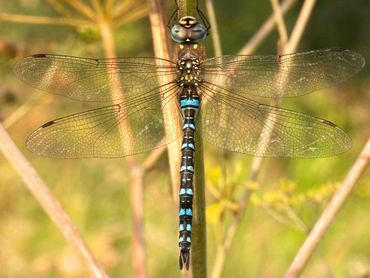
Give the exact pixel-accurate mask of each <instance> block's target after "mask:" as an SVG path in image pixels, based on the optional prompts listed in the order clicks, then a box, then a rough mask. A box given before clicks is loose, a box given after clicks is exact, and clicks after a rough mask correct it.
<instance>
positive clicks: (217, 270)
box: [211, 0, 314, 278]
mask: <svg viewBox="0 0 370 278" xmlns="http://www.w3.org/2000/svg"><path fill="white" fill-rule="evenodd" d="M307 2H310V3H311V2H314V1H312V0H306V1H305V3H304V5H303V7H302V9H301V12H300V14H299V16H298V19H297V21H296V24H295V27H294V29H293V31H292V35H293V33H294V37H293V39H294V41H293V42H291V39H289V40H288V41H287V44H286V45H285V46H284V45H283V46H282V50H281V52H282V53H287V52H293V51H294V50H295V48H294V47H296V46H297V43H298V41H297V40H296V39H297V38H298V39H299V38H300V37H301V34H302V33H303V30H304V27H305V25H306V23H307V20H308V18H309V15H310V13H311V11H312V8H313V4H311V5H309V4H308V3H307ZM288 4H289V5H291V4H293V3H291V2H289V1H286V2H284V4H283V5H282V6H281V7H274V12H275V14H274V15H272V16H271V17H270V18H272V19H273V21H275V22H278V21H280V24H281V25H282V26H281V27H280V28H283V29H285V28H284V27H283V26H285V25H284V23H283V18H282V16H281V15H282V14H283V13H284V12H285V11H286V10H285V9H288V7H289V5H288ZM284 5H287V6H284ZM303 10H305V11H303ZM276 13H278V14H276ZM269 21H270V19H268V21H267V22H269ZM267 22H266V23H265V24H264V25H263V26H262V27H263V28H261V29H260V30H259V31H258V32H257V35H255V36H254V38H252V41H253V43H252V44H250V43H248V44H247V46H248V47H244V48H243V50H242V51H241V52H245V51H247V50H248V51H250V50H253V49H255V46H256V44H255V42H256V41H257V42H258V41H259V40H257V39H255V38H261V37H264V36H266V35H267V33H266V30H269V29H270V28H271V27H270V25H271V23H267ZM279 33H280V34H281V36H283V38H281V41H284V36H285V35H284V33H285V31H284V30H280V32H279ZM251 46H252V47H251ZM243 54H244V53H243ZM279 89H280V88H279ZM274 104H275V105H277V104H278V99H276V100H274ZM268 119H270V115H269V116H268ZM271 120H273V119H271ZM271 130H272V129H271ZM269 133H270V134H269ZM261 136H263V137H264V138H269V137H270V136H271V132H269V131H265V130H263V131H262V135H261ZM268 141H269V140H266V142H268ZM261 147H262V148H264V147H266V146H263V145H262V146H261ZM262 161H263V158H262V157H255V158H254V159H253V161H252V167H251V173H250V176H249V181H250V182H255V181H256V180H257V178H258V174H259V172H260V170H261V166H262ZM249 196H250V191H249V189H245V190H244V192H243V194H242V197H241V198H240V201H239V211H238V212H237V213H235V214H234V216H233V220H232V223H231V224H230V225H229V227H228V228H227V230H226V233H225V236H224V239H223V241H221V242H220V244H219V245H218V248H217V255H216V260H215V264H214V269H213V272H212V276H211V277H212V278H218V277H221V274H222V271H223V268H224V264H225V260H226V254H227V252H228V251H229V249H230V247H231V244H232V242H233V239H234V237H235V233H236V231H237V228H238V226H239V223H240V221H241V219H242V216H243V213H244V211H245V208H246V205H247V203H248V199H249Z"/></svg>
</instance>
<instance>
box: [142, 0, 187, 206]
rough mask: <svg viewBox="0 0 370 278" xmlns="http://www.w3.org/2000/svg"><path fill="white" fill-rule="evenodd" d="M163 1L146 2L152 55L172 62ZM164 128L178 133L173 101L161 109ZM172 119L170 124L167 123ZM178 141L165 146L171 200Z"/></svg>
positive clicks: (176, 179)
mask: <svg viewBox="0 0 370 278" xmlns="http://www.w3.org/2000/svg"><path fill="white" fill-rule="evenodd" d="M164 3H165V1H163V0H148V6H149V20H150V26H151V29H152V38H153V47H154V54H155V56H156V57H158V58H163V59H167V60H172V59H171V55H170V48H169V44H168V36H167V34H168V28H167V22H166V23H165V19H164V11H163V5H164ZM170 78H171V77H170V76H161V83H162V84H165V83H168V82H169V81H170ZM163 114H164V117H163V118H164V120H165V121H166V122H165V125H164V126H165V127H166V126H167V127H169V126H174V125H176V126H177V127H178V132H180V130H181V129H180V125H179V123H180V116H179V113H178V107H177V102H176V100H175V99H173V100H172V101H171V102H170V103H169V104H168V105H166V106H165V107H164V109H163ZM169 119H172V122H167V121H169ZM165 132H166V136H168V137H169V138H175V137H177V136H176V135H170V134H169V132H173V131H172V129H171V128H169V129H166V130H165ZM180 143H181V142H180V141H179V140H177V141H176V142H174V143H170V144H168V145H167V153H168V161H170V163H169V167H170V174H171V182H172V194H173V199H174V200H178V183H179V180H180V176H179V169H180V151H179V150H180Z"/></svg>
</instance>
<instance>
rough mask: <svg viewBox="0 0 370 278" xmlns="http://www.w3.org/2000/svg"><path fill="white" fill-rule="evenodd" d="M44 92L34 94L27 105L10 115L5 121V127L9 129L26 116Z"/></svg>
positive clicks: (24, 104)
mask: <svg viewBox="0 0 370 278" xmlns="http://www.w3.org/2000/svg"><path fill="white" fill-rule="evenodd" d="M41 94H42V92H41V91H39V92H37V93H36V94H33V95H32V96H31V97H30V98H29V99H28V100H27V101H26V102H25V103H23V104H22V105H21V106H20V107H18V108H17V109H16V110H15V111H14V112H13V113H12V114H10V115H9V116H8V117H7V118H6V119H5V121H4V123H3V124H4V127H5V128H9V127H10V126H11V125H13V124H14V123H16V122H17V121H18V120H19V119H21V118H22V117H23V116H24V115H26V114H27V113H28V111H30V110H31V108H32V107H33V105H34V104H35V102H36V101H37V100H38V99H39V98H40V96H41Z"/></svg>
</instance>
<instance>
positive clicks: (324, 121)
mask: <svg viewBox="0 0 370 278" xmlns="http://www.w3.org/2000/svg"><path fill="white" fill-rule="evenodd" d="M321 122H323V123H324V124H327V125H330V126H332V127H337V125H336V124H334V123H332V122H329V121H328V120H324V119H322V120H321Z"/></svg>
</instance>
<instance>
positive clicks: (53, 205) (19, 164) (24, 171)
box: [0, 124, 108, 277]
mask: <svg viewBox="0 0 370 278" xmlns="http://www.w3.org/2000/svg"><path fill="white" fill-rule="evenodd" d="M0 150H1V151H2V152H3V154H4V155H5V157H6V158H7V159H8V161H9V162H10V163H11V164H12V165H13V167H14V169H15V170H16V171H17V173H18V175H19V176H20V177H21V178H22V179H23V181H24V182H25V184H26V186H27V188H28V190H30V191H31V193H32V194H33V196H34V197H35V198H36V199H37V201H38V202H39V204H40V205H41V206H42V207H43V209H44V210H45V212H46V213H47V214H48V215H49V217H50V218H51V220H52V221H53V222H54V223H55V224H56V225H57V227H58V229H59V230H60V231H61V232H62V233H63V235H64V237H65V239H66V240H67V242H68V243H69V244H70V245H71V246H72V247H73V248H74V249H75V250H76V252H77V253H78V255H79V256H80V257H81V259H82V260H83V262H84V263H85V264H86V266H87V267H88V268H89V270H90V272H91V273H92V275H93V276H94V277H108V276H107V274H106V273H105V272H104V270H103V268H102V267H101V266H100V264H99V262H98V261H97V260H96V258H95V257H94V255H93V254H92V252H91V250H90V248H89V247H88V246H87V244H86V242H85V241H84V240H83V238H82V237H81V235H80V233H79V232H78V231H77V229H76V227H74V225H73V223H72V221H71V219H70V218H69V217H68V215H67V214H66V213H65V211H64V210H63V209H62V207H61V205H60V204H59V202H58V201H57V199H56V198H55V197H54V196H53V195H52V193H51V192H50V191H49V189H48V187H47V185H46V184H45V182H44V181H43V180H42V179H41V178H40V176H39V175H38V174H37V172H36V171H35V169H34V168H33V167H32V166H31V164H30V163H29V162H28V161H27V160H26V158H25V157H24V156H23V155H22V153H21V152H20V151H19V149H18V148H17V146H16V145H15V144H14V142H13V141H12V139H11V138H10V137H9V135H8V133H7V132H6V130H5V129H4V127H3V126H2V125H1V124H0Z"/></svg>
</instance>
